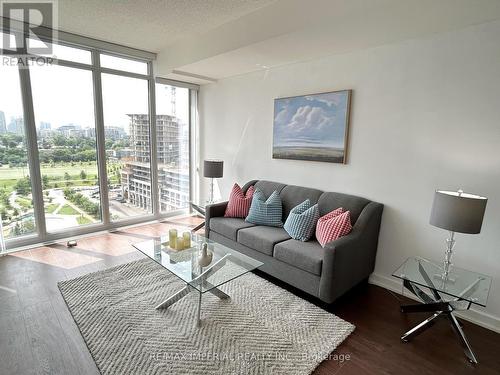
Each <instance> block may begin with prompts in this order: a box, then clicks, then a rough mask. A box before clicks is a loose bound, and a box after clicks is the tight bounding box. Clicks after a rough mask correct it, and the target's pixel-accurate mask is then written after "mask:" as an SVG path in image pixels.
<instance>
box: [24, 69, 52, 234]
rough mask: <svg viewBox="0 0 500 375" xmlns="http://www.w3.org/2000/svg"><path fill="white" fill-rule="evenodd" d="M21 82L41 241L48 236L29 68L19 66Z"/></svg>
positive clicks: (30, 166) (32, 190)
mask: <svg viewBox="0 0 500 375" xmlns="http://www.w3.org/2000/svg"><path fill="white" fill-rule="evenodd" d="M18 69H19V82H20V84H21V97H22V102H23V116H24V130H25V134H26V146H27V152H28V166H29V171H30V179H31V195H32V199H33V208H34V216H35V224H36V228H37V232H38V236H39V239H40V241H44V240H45V238H46V236H47V228H46V225H45V212H44V203H43V191H42V182H41V173H40V168H39V166H40V160H39V157H38V143H37V134H36V125H35V112H34V109H33V95H32V91H31V78H30V71H29V69H28V68H24V67H21V66H19V68H18Z"/></svg>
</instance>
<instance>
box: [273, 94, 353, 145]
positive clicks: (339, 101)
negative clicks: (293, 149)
mask: <svg viewBox="0 0 500 375" xmlns="http://www.w3.org/2000/svg"><path fill="white" fill-rule="evenodd" d="M347 97H348V92H347V91H339V92H331V93H324V94H315V95H305V96H297V97H293V98H283V99H276V100H275V101H274V116H275V117H274V134H273V139H274V146H303V147H307V146H309V147H335V148H342V147H343V146H344V137H345V120H346V115H347V114H346V104H347Z"/></svg>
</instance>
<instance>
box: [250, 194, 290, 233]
mask: <svg viewBox="0 0 500 375" xmlns="http://www.w3.org/2000/svg"><path fill="white" fill-rule="evenodd" d="M282 216H283V211H282V206H281V198H280V195H279V194H278V192H277V191H273V193H272V194H271V195H270V196H269V198H267V200H266V196H265V195H264V193H263V192H262V191H261V190H259V189H256V190H255V192H254V193H253V198H252V204H251V205H250V211H249V212H248V216H247V217H246V219H245V221H248V222H249V223H252V224H257V225H267V226H270V227H282V226H283V221H282Z"/></svg>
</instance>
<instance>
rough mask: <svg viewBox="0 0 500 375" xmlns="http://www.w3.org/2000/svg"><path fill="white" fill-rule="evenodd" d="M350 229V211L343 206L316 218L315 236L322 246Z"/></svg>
mask: <svg viewBox="0 0 500 375" xmlns="http://www.w3.org/2000/svg"><path fill="white" fill-rule="evenodd" d="M351 230H352V225H351V213H350V212H349V211H344V209H343V208H337V209H336V210H334V211H332V212H329V213H327V214H326V215H324V216H322V217H320V218H319V220H318V225H317V226H316V238H317V239H318V242H319V243H320V245H321V246H322V247H325V245H326V244H327V243H328V242H331V241H335V240H337V239H339V238H340V237H342V236H345V235H346V234H349V233H350V232H351Z"/></svg>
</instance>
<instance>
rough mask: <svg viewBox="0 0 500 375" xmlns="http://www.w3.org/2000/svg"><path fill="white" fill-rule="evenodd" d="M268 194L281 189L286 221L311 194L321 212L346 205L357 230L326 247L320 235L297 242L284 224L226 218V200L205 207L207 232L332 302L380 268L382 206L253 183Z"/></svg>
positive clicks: (350, 197) (342, 196)
mask: <svg viewBox="0 0 500 375" xmlns="http://www.w3.org/2000/svg"><path fill="white" fill-rule="evenodd" d="M251 185H255V187H258V188H259V189H260V190H262V191H263V192H264V194H265V195H266V196H269V195H270V194H271V193H272V192H273V191H274V190H277V191H278V192H279V194H280V196H281V200H282V203H283V222H284V221H285V219H286V217H287V215H288V214H289V212H290V210H291V209H292V208H293V207H295V206H296V205H297V204H299V203H301V202H303V201H304V200H306V199H307V198H309V199H310V200H311V202H312V203H313V204H315V203H318V206H319V211H320V215H321V216H322V215H325V214H326V213H328V212H330V211H332V210H334V209H336V208H338V207H344V208H345V209H346V210H349V211H350V212H351V221H352V225H353V230H352V232H351V233H350V234H348V235H347V236H344V237H341V238H339V239H338V240H336V241H332V242H330V243H328V244H327V245H326V246H325V248H322V247H321V245H320V244H319V243H318V241H316V239H315V238H313V239H311V240H310V241H307V242H301V241H297V240H293V239H291V238H290V236H289V235H288V234H287V233H286V231H285V230H284V229H283V228H276V227H267V226H258V225H254V224H250V223H247V222H245V220H244V219H237V218H225V217H224V212H225V209H226V206H227V202H222V203H217V204H213V205H209V206H208V207H207V209H206V225H205V230H206V233H205V235H206V236H208V237H209V238H210V239H212V240H214V241H217V242H220V243H222V244H224V245H226V246H228V247H231V248H233V249H235V250H237V251H239V252H241V253H243V254H246V255H248V256H250V257H252V258H255V259H258V260H259V261H261V262H263V263H264V265H263V266H262V267H260V268H259V269H260V270H261V271H264V272H265V273H267V274H269V275H271V276H274V277H276V278H278V279H280V280H282V281H284V282H286V283H288V284H290V285H292V286H294V287H296V288H299V289H301V290H303V291H305V292H307V293H309V294H311V295H313V296H315V297H318V298H319V299H321V300H322V301H324V302H326V303H332V302H333V301H335V299H337V298H338V297H340V296H341V295H342V294H344V293H345V292H347V291H348V290H349V289H351V288H352V287H354V286H355V285H357V284H358V283H360V282H361V281H363V280H365V279H366V278H368V276H369V275H370V274H371V273H372V272H373V269H374V267H375V255H376V252H377V243H378V234H379V229H380V221H381V217H382V211H383V205H382V204H380V203H376V202H372V201H370V200H368V199H365V198H360V197H356V196H353V195H347V194H341V193H329V192H323V191H321V190H317V189H310V188H306V187H300V186H293V185H285V184H282V183H278V182H272V181H264V180H260V181H250V182H248V183H247V184H246V185H245V186H244V187H243V190H244V191H246V190H247V189H248V188H249V187H250V186H251Z"/></svg>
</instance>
